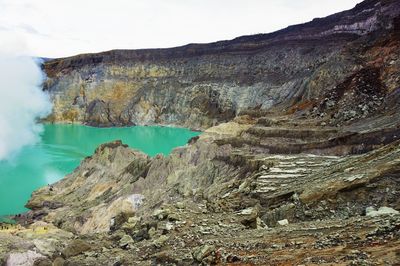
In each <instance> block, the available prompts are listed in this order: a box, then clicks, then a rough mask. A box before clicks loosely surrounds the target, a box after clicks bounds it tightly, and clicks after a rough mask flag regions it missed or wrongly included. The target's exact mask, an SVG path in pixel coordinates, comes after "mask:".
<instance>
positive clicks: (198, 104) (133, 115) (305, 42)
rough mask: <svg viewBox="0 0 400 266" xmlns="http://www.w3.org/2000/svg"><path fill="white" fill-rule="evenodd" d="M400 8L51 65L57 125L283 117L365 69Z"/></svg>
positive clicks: (190, 123) (372, 5) (369, 7)
mask: <svg viewBox="0 0 400 266" xmlns="http://www.w3.org/2000/svg"><path fill="white" fill-rule="evenodd" d="M399 5H400V4H399V3H398V1H365V2H363V3H362V4H360V5H358V6H356V7H355V8H354V9H352V10H349V11H344V12H342V13H338V14H335V15H332V16H330V17H327V18H323V19H315V20H313V21H312V22H309V23H306V24H302V25H296V26H292V27H289V28H287V29H284V30H281V31H278V32H274V33H271V34H259V35H253V36H243V37H239V38H237V39H234V40H231V41H221V42H216V43H210V44H190V45H187V46H182V47H177V48H171V49H149V50H113V51H109V52H104V53H98V54H86V55H78V56H74V57H70V58H63V59H55V60H50V61H48V62H46V63H45V64H44V69H45V71H46V73H47V75H48V79H47V81H46V82H45V85H44V89H45V90H47V91H49V93H50V95H51V98H52V100H53V103H54V108H53V113H52V115H51V116H50V117H49V118H48V120H49V121H51V122H77V123H84V124H88V125H92V126H124V125H151V124H162V125H179V126H185V127H190V128H195V129H204V128H207V127H210V126H213V125H216V124H218V123H220V122H225V121H229V120H231V119H233V118H234V117H235V116H237V115H238V114H241V113H245V112H246V111H248V110H252V111H259V112H263V111H265V110H268V109H270V108H272V107H274V108H276V107H277V108H278V109H279V110H282V111H283V112H285V111H287V109H288V108H290V107H292V106H293V105H295V104H298V103H299V102H300V103H301V102H305V101H310V100H311V101H315V100H316V99H317V100H318V99H319V97H323V96H324V93H325V92H326V91H330V90H332V89H334V88H335V86H336V85H337V84H340V83H341V82H344V81H346V79H347V78H348V77H349V76H350V75H351V74H352V73H356V72H357V71H359V70H360V69H362V68H363V67H364V65H365V62H363V59H362V58H361V54H362V51H361V52H360V51H355V52H354V49H352V48H351V47H358V46H359V45H360V43H361V44H365V43H369V42H370V41H371V38H372V39H374V38H375V39H376V38H377V37H376V36H372V35H373V33H374V32H375V31H376V30H377V29H379V30H380V31H379V32H385V31H390V30H393V28H394V23H393V19H394V18H396V16H398V10H399Z"/></svg>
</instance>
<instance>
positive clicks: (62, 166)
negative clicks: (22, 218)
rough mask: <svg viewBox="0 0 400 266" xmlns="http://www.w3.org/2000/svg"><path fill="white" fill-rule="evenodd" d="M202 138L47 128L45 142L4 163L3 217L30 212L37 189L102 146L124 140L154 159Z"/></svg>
mask: <svg viewBox="0 0 400 266" xmlns="http://www.w3.org/2000/svg"><path fill="white" fill-rule="evenodd" d="M197 135H199V133H198V132H193V131H190V130H188V129H183V128H171V127H157V126H151V127H143V126H136V127H128V128H93V127H86V126H81V125H44V131H43V133H42V135H41V142H40V143H38V144H36V145H34V146H30V147H25V148H24V149H23V150H22V151H21V152H20V153H19V154H18V155H17V156H16V157H15V158H13V159H12V160H11V161H0V216H1V215H11V214H17V213H21V212H24V211H26V209H25V208H24V205H25V203H26V202H27V201H28V199H29V197H30V195H31V193H32V191H33V190H35V189H37V188H39V187H42V186H45V185H47V184H51V183H54V182H56V181H58V180H59V179H60V178H62V177H64V176H65V175H66V174H68V173H70V172H72V170H73V169H75V168H76V167H77V166H78V165H79V163H80V161H81V160H82V159H83V158H84V157H86V156H88V155H91V154H93V152H94V150H95V149H96V147H97V146H98V145H100V144H102V143H105V142H109V141H112V140H116V139H120V140H122V142H123V143H125V144H128V145H129V146H130V147H132V148H136V149H139V150H141V151H143V152H145V153H147V154H149V155H150V156H154V155H156V154H158V153H163V154H165V155H167V154H169V153H170V152H171V150H172V149H173V148H175V147H177V146H182V145H185V144H186V143H187V141H188V140H189V139H190V138H191V137H194V136H197Z"/></svg>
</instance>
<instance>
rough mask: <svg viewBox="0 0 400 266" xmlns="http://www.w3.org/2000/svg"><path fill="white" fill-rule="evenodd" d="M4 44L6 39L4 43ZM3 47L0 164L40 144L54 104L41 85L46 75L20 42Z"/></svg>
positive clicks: (0, 60)
mask: <svg viewBox="0 0 400 266" xmlns="http://www.w3.org/2000/svg"><path fill="white" fill-rule="evenodd" d="M3 40H4V39H3ZM3 40H2V41H1V43H0V161H1V160H7V159H9V158H11V157H12V156H13V155H15V154H16V153H17V152H18V151H20V149H21V148H22V147H24V146H26V145H30V144H34V143H35V142H37V141H38V140H39V134H40V132H41V130H42V126H41V125H40V124H38V122H37V120H38V119H39V118H43V117H45V116H47V115H48V114H49V113H50V111H51V103H50V100H49V97H48V95H47V94H46V93H44V92H43V91H42V88H41V84H42V81H43V78H44V74H43V72H42V71H41V68H40V67H39V65H38V63H37V61H35V59H34V58H32V57H29V56H26V55H24V53H25V51H24V49H23V47H24V45H23V42H21V41H19V40H13V41H8V43H4V42H3Z"/></svg>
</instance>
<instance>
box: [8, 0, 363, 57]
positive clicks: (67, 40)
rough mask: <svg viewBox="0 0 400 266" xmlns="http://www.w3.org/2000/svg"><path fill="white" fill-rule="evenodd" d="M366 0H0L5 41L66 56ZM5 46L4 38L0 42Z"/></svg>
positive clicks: (149, 44) (230, 29) (282, 22)
mask: <svg viewBox="0 0 400 266" xmlns="http://www.w3.org/2000/svg"><path fill="white" fill-rule="evenodd" d="M359 2H361V1H360V0H334V1H321V0H109V1H106V0H0V42H4V40H6V39H8V38H15V36H16V35H17V36H18V38H19V39H22V40H24V41H23V42H24V43H25V45H26V47H28V48H29V53H30V54H31V55H35V56H43V57H62V56H70V55H75V54H79V53H88V52H99V51H104V50H111V49H117V48H128V49H133V48H159V47H173V46H179V45H184V44H187V43H204V42H212V41H218V40H226V39H232V38H234V37H237V36H241V35H248V34H255V33H267V32H272V31H275V30H278V29H281V28H284V27H287V26H288V25H292V24H298V23H302V22H307V21H309V20H311V19H313V18H315V17H324V16H327V15H330V14H333V13H335V12H338V11H342V10H346V9H350V8H352V7H354V6H355V5H356V4H357V3H359ZM0 46H1V43H0Z"/></svg>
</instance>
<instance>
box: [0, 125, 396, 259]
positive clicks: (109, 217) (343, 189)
mask: <svg viewBox="0 0 400 266" xmlns="http://www.w3.org/2000/svg"><path fill="white" fill-rule="evenodd" d="M225 126H226V127H227V128H229V127H232V125H224V124H223V125H220V126H219V130H218V129H217V130H212V132H210V133H204V135H202V136H201V137H200V138H199V139H198V140H197V141H195V142H193V143H192V144H190V145H188V146H186V147H182V148H178V149H176V150H175V151H173V152H172V154H171V155H170V156H168V157H162V156H156V157H154V158H148V157H147V156H146V155H144V154H141V153H139V152H136V151H133V150H131V149H130V148H128V147H126V146H124V145H123V144H122V143H120V142H113V143H109V144H105V145H102V146H100V147H99V148H98V149H97V150H96V152H95V154H94V155H93V156H92V157H89V158H87V159H86V160H85V161H84V162H83V163H82V165H81V166H80V167H79V168H77V169H76V170H75V171H74V173H72V174H70V175H69V176H67V177H66V178H65V179H63V180H61V181H60V182H58V183H56V184H54V185H53V187H52V189H49V188H48V187H46V188H43V189H40V190H38V191H36V192H35V193H34V194H33V196H32V199H31V200H30V202H29V203H28V206H29V207H30V208H32V209H33V211H31V212H30V213H27V214H25V215H23V216H22V218H20V219H21V222H23V223H25V224H28V225H29V224H31V223H32V222H34V221H37V220H40V221H45V222H46V223H47V224H50V225H52V224H54V225H56V226H57V227H58V228H57V230H59V232H58V233H57V235H56V237H55V239H54V238H53V239H52V240H51V241H53V242H54V243H57V245H56V246H55V247H54V248H53V252H54V253H53V255H52V256H50V257H48V255H47V256H46V255H43V256H45V257H46V258H50V259H52V260H54V259H56V258H57V259H59V255H58V254H60V253H61V254H64V255H62V259H63V260H65V262H66V263H71V264H74V265H94V264H95V263H97V264H99V263H100V264H102V265H103V264H104V265H107V264H109V263H117V262H118V263H121V264H128V265H150V264H151V263H153V264H154V263H159V264H165V265H172V264H182V265H192V264H194V265H196V263H203V264H213V263H234V262H236V263H239V264H240V263H244V264H251V265H265V264H266V263H270V264H273V265H284V264H293V263H295V264H308V263H322V264H323V263H325V264H329V263H331V264H332V263H333V264H340V263H343V264H348V263H353V264H363V263H364V264H374V263H386V264H388V265H392V264H393V263H395V262H397V261H398V254H397V253H396V247H398V244H399V243H400V235H399V234H398V232H399V231H398V229H399V226H400V216H399V215H398V212H396V210H399V209H400V201H399V199H400V197H399V196H400V194H399V193H400V187H399V184H400V182H399V180H398V179H399V177H400V160H399V158H400V145H399V144H400V143H399V142H398V141H397V142H394V143H392V144H389V145H386V146H384V147H382V148H380V149H377V150H375V151H372V152H369V153H366V154H364V155H353V156H349V157H336V156H322V155H306V154H301V155H291V156H290V155H270V154H265V153H263V152H259V153H257V152H254V151H253V152H251V153H249V150H248V149H246V148H234V147H233V146H232V144H228V143H227V144H224V145H222V146H221V145H217V144H216V143H215V140H218V139H220V138H225V137H226V135H221V134H218V133H217V132H218V131H219V132H221V131H222V132H227V131H225V130H221V129H223V128H224V127H225ZM242 130H245V129H244V128H243V129H242ZM235 134H240V132H235ZM231 137H232V136H231ZM56 203H57V204H56ZM372 207H373V208H376V209H378V208H380V207H387V208H385V209H391V210H392V211H391V212H388V213H382V214H380V215H375V216H372V215H366V214H367V212H370V210H371V209H372ZM53 227H54V226H53ZM49 228H52V227H50V226H49ZM47 230H50V231H45V232H44V236H43V241H44V243H42V242H41V245H42V246H46V245H49V243H48V242H46V239H48V241H50V237H49V234H50V232H53V231H54V230H55V229H47ZM26 231H29V229H20V230H16V232H21V233H18V234H20V235H21V237H22V238H24V237H26V236H25V235H24V234H23V233H22V232H26ZM61 232H74V234H75V236H76V237H78V238H79V239H80V240H79V241H81V242H82V243H83V244H80V243H81V242H79V245H78V244H77V243H78V242H77V241H76V240H74V241H75V242H74V241H71V240H70V239H71V236H70V235H68V234H67V233H61ZM25 234H26V233H25ZM53 234H54V233H53ZM1 236H2V233H0V237H1ZM31 237H32V238H35V235H34V234H33V236H31ZM7 241H14V242H13V243H14V245H19V248H20V251H21V253H23V252H32V251H33V250H34V247H35V246H36V245H37V243H36V242H33V243H32V244H31V245H30V246H29V245H27V246H21V244H18V243H19V242H18V241H20V240H18V239H11V240H10V239H8V238H7ZM85 243H90V245H87V244H85ZM77 245H78V246H77ZM82 245H83V247H84V248H85V249H84V250H83V249H82V248H81V247H82ZM88 247H90V249H89V248H88ZM41 250H42V249H39V251H40V253H39V254H43V253H42V251H41ZM66 250H78V251H77V252H74V253H73V254H72V255H69V256H66V255H65V254H67V251H66ZM382 252H384V253H385V255H382ZM24 254H25V253H24ZM68 254H70V253H68Z"/></svg>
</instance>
